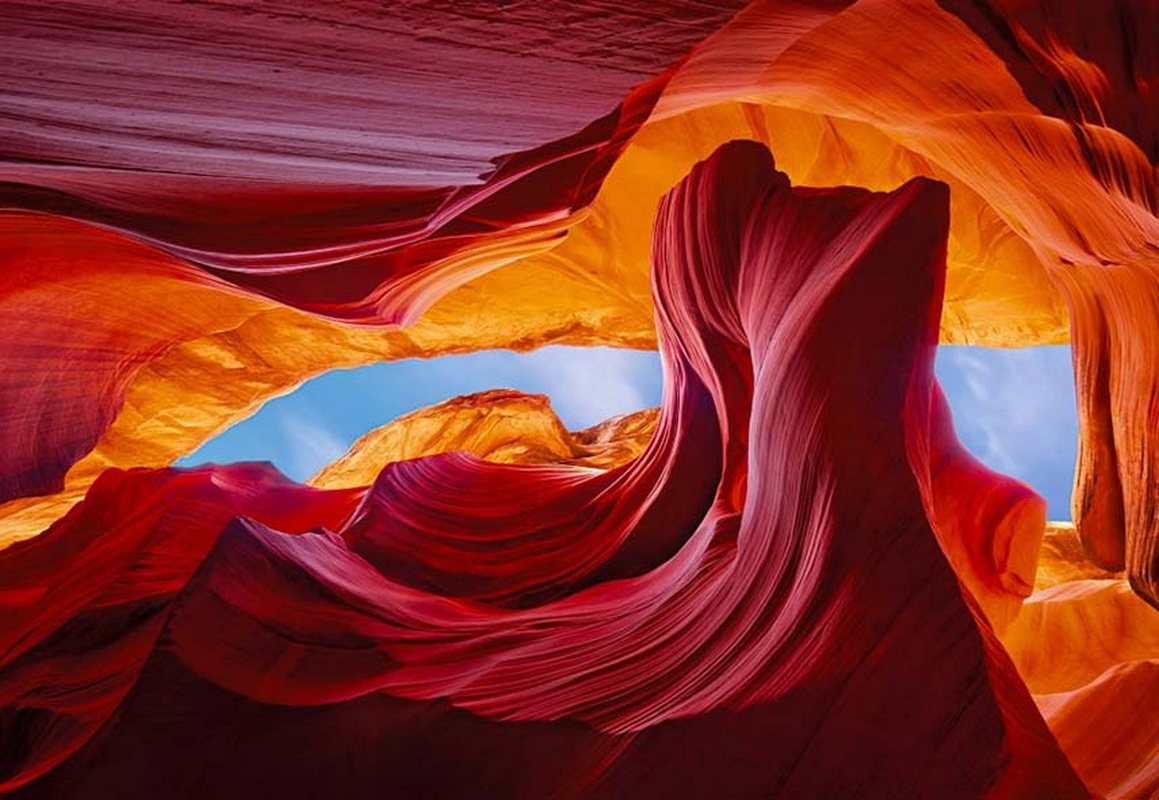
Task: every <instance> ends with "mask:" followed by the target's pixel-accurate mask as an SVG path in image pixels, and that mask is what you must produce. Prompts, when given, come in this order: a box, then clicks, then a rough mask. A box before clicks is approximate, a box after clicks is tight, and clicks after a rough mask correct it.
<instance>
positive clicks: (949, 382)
mask: <svg viewBox="0 0 1159 800" xmlns="http://www.w3.org/2000/svg"><path fill="white" fill-rule="evenodd" d="M936 371H937V376H938V381H939V382H940V383H941V385H942V389H943V390H944V391H945V393H946V397H947V399H948V400H949V403H950V408H951V410H952V411H953V414H954V427H955V429H956V430H957V434H958V438H959V440H961V442H962V444H963V445H965V447H966V449H968V450H969V451H970V452H971V453H973V454H974V456H975V457H977V458H978V459H979V460H980V461H982V462H983V463H984V464H986V466H988V467H990V468H991V469H993V470H996V471H998V472H1001V473H1003V474H1005V475H1010V476H1012V477H1015V478H1018V479H1019V480H1021V481H1023V482H1025V483H1027V484H1029V485H1030V487H1031V488H1033V489H1034V490H1035V491H1036V492H1038V493H1039V494H1040V495H1042V497H1043V498H1045V500H1046V502H1047V518H1048V519H1051V520H1059V521H1066V520H1070V518H1071V511H1070V495H1071V489H1072V486H1073V484H1074V471H1075V455H1076V452H1077V448H1078V416H1077V410H1076V404H1075V390H1074V373H1073V369H1072V366H1071V350H1070V347H1069V346H1066V345H1062V346H1049V347H1024V348H1017V349H1001V348H991V347H961V346H943V347H939V348H938V355H937V361H936Z"/></svg>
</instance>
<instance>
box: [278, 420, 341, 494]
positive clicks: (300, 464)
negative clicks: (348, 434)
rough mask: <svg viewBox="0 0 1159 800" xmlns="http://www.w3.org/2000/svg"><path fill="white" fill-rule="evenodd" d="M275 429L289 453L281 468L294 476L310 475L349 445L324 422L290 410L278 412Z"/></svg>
mask: <svg viewBox="0 0 1159 800" xmlns="http://www.w3.org/2000/svg"><path fill="white" fill-rule="evenodd" d="M278 429H279V430H280V431H281V434H282V437H283V439H284V440H285V450H286V452H287V453H288V454H289V460H288V463H286V464H285V465H284V469H285V472H286V474H287V475H289V476H290V477H291V478H293V479H295V480H305V479H306V478H309V477H310V476H311V475H313V474H314V473H315V472H317V471H318V470H319V469H321V468H322V467H324V466H326V465H327V464H329V463H330V462H331V461H333V460H334V459H336V458H338V457H339V456H340V455H342V454H343V453H345V452H346V450H347V448H348V444H347V443H344V442H343V441H342V440H341V439H339V438H338V437H337V436H336V435H335V434H334V433H333V432H332V431H331V430H330V429H329V428H327V427H326V426H325V425H323V424H321V423H320V422H318V421H317V420H314V419H310V418H308V417H306V416H303V415H301V414H298V413H296V412H293V411H282V412H281V413H280V414H279V416H278ZM280 466H281V465H280Z"/></svg>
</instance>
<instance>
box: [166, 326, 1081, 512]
mask: <svg viewBox="0 0 1159 800" xmlns="http://www.w3.org/2000/svg"><path fill="white" fill-rule="evenodd" d="M936 369H937V375H938V379H939V380H940V381H941V384H942V387H943V389H945V392H946V396H947V397H948V398H949V401H950V407H951V408H952V410H953V412H954V422H955V425H956V426H957V432H958V436H959V438H960V439H961V441H962V443H963V444H964V445H965V446H966V447H967V448H968V449H969V450H970V452H971V453H973V454H974V455H975V456H977V457H978V458H979V459H980V460H981V461H983V462H984V463H985V464H986V465H987V466H989V467H991V468H992V469H995V470H997V471H999V472H1002V473H1004V474H1007V475H1011V476H1013V477H1016V478H1018V479H1020V480H1023V481H1025V482H1026V483H1028V484H1030V485H1031V486H1032V487H1033V488H1034V489H1035V491H1037V492H1038V493H1039V494H1041V495H1042V496H1043V497H1044V498H1045V499H1046V501H1047V503H1048V505H1049V516H1050V518H1051V519H1061V520H1065V519H1070V493H1071V484H1072V483H1073V481H1074V464H1075V452H1076V447H1077V439H1078V421H1077V416H1076V411H1075V399H1074V377H1073V374H1072V371H1071V355H1070V348H1069V347H1066V346H1057V347H1026V348H1019V349H998V348H988V347H941V348H939V349H938V356H937V362H936ZM661 381H662V375H661V367H660V357H659V354H658V353H656V352H652V351H641V350H622V349H616V348H611V347H565V346H559V345H557V346H550V347H544V348H542V349H539V350H534V351H532V352H529V353H516V352H513V351H508V350H486V351H479V352H475V353H468V354H464V355H453V356H443V357H441V358H435V359H418V358H413V359H406V360H402V361H395V362H383V363H379V364H371V365H367V366H364V367H359V368H356V369H344V370H333V371H330V372H326V373H323V374H321V375H319V376H317V377H315V378H313V379H311V380H309V381H306V382H305V383H303V384H302V385H301V386H299V387H298V388H297V389H295V390H294V391H293V392H291V393H290V394H288V395H285V396H283V397H279V398H275V399H273V400H271V401H270V402H268V403H266V404H265V405H264V406H262V408H261V409H259V410H258V412H257V413H256V414H254V415H253V416H251V417H249V418H248V419H245V420H243V421H241V422H239V423H238V424H236V425H234V426H232V427H231V428H229V429H228V430H226V431H224V432H223V433H221V434H220V435H218V436H216V437H214V438H213V439H210V440H209V441H208V442H206V443H205V444H204V445H203V446H202V447H201V448H200V449H198V450H197V451H196V452H194V453H192V454H191V455H189V456H187V457H185V458H184V459H182V460H181V461H179V462H177V463H178V466H192V465H195V464H201V463H205V462H217V463H231V462H236V461H270V462H272V463H273V464H275V465H276V466H277V467H278V468H279V469H280V470H281V471H282V472H284V473H285V474H286V475H288V476H289V477H291V478H293V479H295V480H299V481H301V480H306V479H307V478H309V477H310V476H311V475H313V474H314V473H315V472H317V471H318V470H319V469H321V468H322V467H324V466H325V465H326V464H328V463H330V462H331V461H333V460H334V459H336V458H338V457H339V456H341V455H342V454H343V453H345V452H346V450H347V449H348V448H349V447H350V445H352V444H353V443H354V441H355V440H357V439H358V438H359V437H360V436H362V435H364V434H366V433H368V432H370V431H372V430H374V429H375V428H378V427H381V426H382V425H385V424H387V423H388V422H390V421H391V420H393V419H396V418H397V417H399V416H401V415H402V414H406V413H409V412H411V411H415V410H417V409H419V408H423V407H425V406H429V405H433V404H435V403H439V402H442V401H444V400H448V399H450V398H452V397H455V396H457V395H461V394H468V393H471V392H479V391H484V390H487V389H493V388H499V387H503V388H511V389H518V390H520V391H524V392H528V393H533V394H546V395H547V396H548V397H550V398H551V403H552V407H553V408H554V409H555V412H556V414H558V415H559V417H560V419H561V420H562V421H563V423H564V425H566V426H567V427H568V429H569V430H578V429H580V428H586V427H588V426H590V425H594V424H596V423H597V422H600V421H602V420H604V419H607V418H608V417H611V416H615V415H616V414H625V413H628V412H631V411H636V410H638V409H641V408H647V407H651V406H656V405H659V403H660V390H661Z"/></svg>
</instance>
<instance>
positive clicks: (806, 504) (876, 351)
mask: <svg viewBox="0 0 1159 800" xmlns="http://www.w3.org/2000/svg"><path fill="white" fill-rule="evenodd" d="M948 223H949V206H948V194H947V191H946V188H945V187H944V186H942V185H939V184H937V183H934V182H931V181H927V180H923V179H917V180H914V181H911V182H909V183H907V184H905V185H904V186H903V187H901V188H900V189H897V190H896V191H894V192H890V193H872V192H868V191H866V190H863V189H851V188H841V189H792V188H790V186H789V182H788V179H787V177H786V176H785V175H784V174H783V173H781V172H779V171H777V170H776V169H775V168H774V166H773V161H772V158H771V157H770V155H769V153H768V151H767V150H766V149H765V148H764V147H763V146H761V145H758V144H756V143H734V144H731V145H727V146H725V147H723V148H722V149H721V150H720V151H718V152H717V153H716V154H715V155H714V156H713V157H712V158H711V159H709V160H708V161H707V162H705V163H703V164H701V165H699V166H697V167H695V168H694V169H693V171H692V173H691V175H690V176H689V177H688V178H687V179H686V180H685V181H684V182H682V183H681V184H680V185H679V186H678V187H677V188H676V189H675V190H674V191H673V192H672V193H671V194H669V195H668V197H667V198H666V199H665V200H664V202H663V203H662V204H661V209H660V212H659V216H658V222H657V229H656V246H655V267H654V292H655V301H656V308H657V320H658V340H659V343H660V348H661V353H662V355H663V358H664V363H665V374H666V384H665V390H664V402H663V405H662V409H661V412H660V418H659V420H658V422H657V427H656V431H655V433H654V435H653V436H652V439H651V441H650V443H649V444H648V446H647V448H646V449H645V451H644V452H643V453H642V454H641V455H640V456H639V457H637V458H635V459H634V460H632V461H630V462H628V463H627V464H625V465H623V466H621V467H618V468H614V469H611V470H607V471H592V470H589V469H585V468H576V467H571V466H535V465H523V464H500V463H489V462H484V461H481V460H479V459H477V458H475V457H472V456H470V455H467V454H461V453H448V454H443V455H436V456H432V457H428V458H420V459H415V460H409V461H400V462H395V463H393V464H390V465H388V466H387V467H386V468H385V469H383V471H382V472H381V474H380V475H379V476H378V477H377V479H376V480H375V482H374V483H373V485H371V486H370V487H369V489H366V490H354V489H345V490H342V489H339V490H318V489H311V488H305V487H299V486H295V485H293V484H287V483H285V482H284V481H280V480H278V479H277V478H276V476H275V475H273V474H272V473H271V472H270V471H269V470H267V469H265V468H261V467H246V466H241V467H208V468H203V469H200V470H192V471H187V472H181V471H172V470H161V471H151V470H138V471H130V472H119V471H110V472H107V473H106V474H105V476H103V477H102V478H101V479H100V480H98V481H97V483H96V484H95V485H94V486H93V488H92V489H91V490H90V492H89V495H88V497H87V498H86V500H85V501H84V502H83V503H81V504H80V505H79V506H78V507H77V508H76V509H74V510H73V511H72V512H71V513H70V514H68V515H67V516H66V517H65V518H64V519H62V520H61V521H60V522H58V523H56V524H55V525H54V526H53V528H52V529H51V530H50V531H48V532H47V533H46V534H44V535H43V536H41V537H38V538H36V539H33V540H30V541H28V542H25V543H21V544H17V545H14V546H12V547H10V548H9V549H8V550H7V551H5V553H4V554H3V556H2V558H0V570H2V571H3V573H2V578H3V580H2V583H0V585H3V586H4V587H5V588H4V591H5V600H6V602H7V604H8V605H9V606H11V607H12V608H13V610H14V611H15V614H14V615H13V616H12V617H11V621H9V622H7V624H6V625H5V627H4V632H5V641H4V651H3V652H5V654H6V657H5V661H4V665H3V666H4V669H3V672H2V673H0V696H3V697H4V698H5V699H6V707H7V708H9V709H11V710H12V713H11V716H10V721H9V722H8V727H9V730H14V731H17V732H18V733H19V736H20V741H21V742H22V743H23V746H22V747H21V748H18V749H15V750H7V751H6V752H5V756H4V775H5V779H6V781H7V784H6V786H7V787H9V788H18V787H21V786H24V787H25V790H24V791H26V792H28V793H31V795H32V796H36V795H38V794H42V793H46V792H47V793H53V794H58V795H64V796H68V795H81V796H83V795H92V796H105V795H107V794H108V793H110V792H116V793H119V794H121V795H122V796H141V797H145V796H155V795H156V794H158V793H159V792H162V793H171V794H177V795H182V794H188V793H191V792H196V793H200V794H203V795H205V796H218V797H223V796H241V795H242V794H248V793H250V792H251V791H252V784H249V783H248V781H250V780H252V779H253V777H254V776H258V775H260V776H261V777H260V780H261V785H262V786H263V787H264V790H265V791H271V792H274V793H278V794H281V793H286V792H289V793H292V794H295V795H296V796H302V795H303V793H306V794H308V793H310V792H321V791H326V792H334V793H338V794H342V795H343V796H368V797H369V796H377V795H378V794H380V793H381V791H382V787H383V786H384V785H385V786H399V787H403V788H402V789H401V790H400V791H402V792H403V793H405V794H409V795H412V796H424V797H438V796H452V795H455V796H461V795H463V794H469V795H471V796H475V797H488V796H493V797H512V796H527V797H536V796H544V795H551V794H556V795H562V796H582V797H599V796H622V795H625V794H634V795H642V796H656V797H668V796H673V795H677V794H679V795H681V796H685V797H694V796H703V797H720V796H734V797H740V796H744V797H748V796H762V795H767V794H769V793H776V792H779V793H781V794H783V795H785V796H797V797H806V796H808V797H818V796H862V797H898V796H907V795H909V796H940V797H963V798H965V797H981V796H988V797H1011V798H1023V797H1034V796H1042V797H1045V796H1051V797H1058V798H1065V797H1086V796H1088V794H1087V791H1086V789H1085V788H1084V786H1083V784H1082V782H1081V781H1080V779H1079V778H1078V776H1077V775H1076V774H1075V772H1074V771H1073V770H1072V768H1071V766H1070V765H1069V763H1068V761H1067V759H1066V757H1065V756H1064V755H1063V753H1062V751H1061V749H1060V748H1059V746H1058V744H1057V743H1056V742H1055V739H1054V737H1053V736H1052V735H1051V733H1050V732H1049V731H1048V729H1047V727H1046V725H1045V723H1044V721H1043V719H1042V717H1041V716H1040V714H1039V712H1038V710H1037V709H1036V707H1035V705H1034V704H1033V702H1032V699H1031V696H1030V694H1029V692H1028V691H1027V689H1026V688H1025V685H1024V684H1023V682H1022V680H1021V679H1020V678H1019V676H1018V673H1017V672H1016V671H1015V668H1014V665H1013V663H1012V662H1011V661H1010V658H1009V657H1008V656H1007V655H1006V651H1005V650H1004V649H1003V647H1002V646H1001V644H1000V643H999V642H998V640H997V639H996V638H995V635H994V633H993V632H992V629H991V625H990V623H989V622H988V621H987V619H986V616H985V614H984V613H983V610H982V609H983V608H984V607H985V603H986V596H987V593H990V592H994V591H997V589H995V588H994V587H998V586H1005V585H1008V584H1009V583H1010V582H1009V581H1008V580H1004V579H1003V576H1004V575H1006V574H1007V573H1010V572H1015V573H1016V572H1017V571H1018V569H1017V566H1016V565H1017V563H1018V562H1019V561H1020V559H1017V558H1013V559H1005V560H1002V559H995V558H983V559H981V560H972V561H970V562H969V563H966V562H965V561H963V562H962V563H961V564H958V565H956V566H957V567H958V572H957V573H955V571H954V569H951V566H950V563H949V562H947V559H946V557H945V556H944V555H943V551H942V548H941V547H939V540H941V541H943V542H944V543H945V547H946V549H947V550H948V551H949V550H952V549H953V548H955V547H956V546H957V543H958V542H959V541H961V540H969V541H986V540H988V539H991V538H992V537H994V536H995V529H993V528H987V527H984V526H981V525H977V524H974V523H973V522H972V521H970V520H968V519H964V518H963V519H959V520H958V521H957V522H956V524H954V525H946V524H944V523H943V522H942V521H941V520H940V519H938V517H937V515H936V514H935V515H934V516H933V521H932V522H931V517H930V515H929V514H928V509H931V508H932V509H937V508H938V506H939V502H940V501H939V496H940V495H942V494H943V493H944V492H946V491H947V488H948V487H946V486H944V485H943V484H944V483H945V481H946V480H947V478H945V477H944V475H945V472H944V471H942V470H939V469H937V466H936V465H937V463H938V460H939V455H938V454H939V453H940V452H941V451H942V450H943V449H944V448H945V447H946V446H947V442H948V440H950V439H952V433H950V432H949V431H948V430H946V426H947V425H948V417H947V416H946V415H945V414H944V413H941V411H940V406H939V404H938V400H939V399H940V397H939V393H938V391H937V389H936V385H935V383H934V381H933V372H932V361H933V353H934V349H935V345H936V341H937V329H938V316H939V311H940V300H941V295H942V291H943V280H944V258H945V241H946V233H947V230H948ZM706 298H712V302H706V300H705V299H706ZM404 424H405V423H404ZM867 474H870V475H873V476H874V480H873V482H872V484H867V482H866V480H865V476H866V475H867ZM974 479H976V480H985V481H988V482H989V483H990V484H992V485H993V486H994V488H995V489H999V488H1001V486H1003V485H1006V484H1010V483H1011V482H1010V481H1009V479H1006V478H1003V477H1001V476H998V475H994V474H993V473H988V474H986V475H985V476H983V477H975V478H974ZM1013 497H1015V498H1017V495H1013ZM149 498H154V499H152V500H150V499H149ZM227 519H232V521H230V522H226V520H227ZM1015 541H1016V542H1018V541H1020V540H1018V538H1017V537H1015ZM1033 545H1034V546H1037V541H1034V542H1033ZM985 549H986V551H987V552H996V551H997V548H995V547H994V546H991V547H990V548H985ZM63 570H68V571H69V574H70V579H69V580H68V581H67V582H64V583H62V582H61V581H60V580H59V576H60V574H61V573H62V571H63ZM1015 585H1016V586H1017V585H1018V584H1017V582H1015ZM77 653H83V654H84V658H83V659H82V660H80V661H79V662H77V663H73V662H76V661H77V659H76V654H77ZM235 722H236V724H240V725H242V726H244V727H243V728H240V729H239V728H238V727H236V726H235ZM320 732H327V733H326V734H325V735H321V736H320V735H319V733H320ZM190 748H193V750H194V755H193V757H191V752H190ZM693 754H697V755H696V756H693ZM710 754H711V755H710ZM661 767H662V768H661ZM46 773H47V774H46ZM41 776H42V777H41ZM38 777H40V780H39V781H34V779H35V778H38ZM20 794H21V792H20V790H19V788H18V791H17V796H20Z"/></svg>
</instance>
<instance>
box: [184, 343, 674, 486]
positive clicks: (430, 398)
mask: <svg viewBox="0 0 1159 800" xmlns="http://www.w3.org/2000/svg"><path fill="white" fill-rule="evenodd" d="M660 386H661V370H660V358H659V356H658V355H657V354H656V353H655V352H652V351H641V350H618V349H613V348H610V347H561V346H551V347H544V348H541V349H539V350H534V351H532V352H530V353H515V352H512V351H510V350H484V351H481V352H477V353H469V354H466V355H455V356H442V357H441V358H436V359H430V360H424V359H419V358H410V359H406V360H404V361H393V362H387V363H381V364H371V365H369V366H365V367H359V368H357V369H342V370H334V371H332V372H327V373H324V374H322V375H319V376H317V377H316V378H314V379H312V380H309V381H307V382H306V383H304V384H302V385H301V386H299V387H298V388H297V389H296V390H295V391H293V392H291V393H290V394H288V395H285V396H283V397H278V398H275V399H273V400H271V401H269V402H268V403H266V404H265V405H264V406H262V408H261V409H260V410H259V411H258V412H257V413H256V414H254V415H253V416H252V417H250V418H249V419H245V420H242V421H241V422H239V423H237V424H236V425H234V426H233V427H232V428H230V429H229V430H226V431H224V432H223V433H221V434H219V435H218V436H216V437H215V438H213V439H211V440H209V441H208V442H206V443H205V444H204V445H202V446H201V448H200V449H199V450H197V451H196V452H195V453H193V454H192V455H189V456H187V457H185V458H183V459H181V460H180V461H178V462H177V464H178V466H191V465H193V464H201V463H204V462H206V461H215V462H218V463H229V462H231V461H272V462H273V463H274V464H276V465H277V467H278V468H279V469H280V470H281V471H282V472H284V473H285V474H286V475H288V476H289V477H291V478H294V479H295V480H305V479H306V478H309V477H310V476H311V475H313V474H314V473H315V472H317V471H318V470H319V469H320V468H322V467H323V466H325V465H326V464H328V463H330V462H331V461H333V460H334V459H335V458H337V457H338V456H340V455H342V454H343V453H345V452H346V450H347V449H348V448H349V447H350V445H352V444H353V443H354V441H355V440H356V439H358V438H359V437H361V436H362V435H363V434H365V433H368V432H369V431H371V430H373V429H375V428H378V427H381V426H382V425H385V424H386V423H388V422H390V421H391V420H393V419H395V418H396V417H398V416H400V415H402V414H406V413H407V412H409V411H414V410H416V409H419V408H424V407H425V406H429V405H434V404H435V403H441V402H442V401H444V400H449V399H450V398H452V397H457V396H458V395H461V394H469V393H471V392H481V391H483V390H485V389H496V388H501V387H502V388H510V389H519V390H521V391H524V392H529V393H534V394H546V395H547V396H548V397H550V398H551V405H552V407H553V408H554V409H555V413H556V414H558V415H559V417H560V419H561V420H563V423H564V425H566V426H567V427H568V428H569V429H570V430H577V429H579V428H586V427H588V426H590V425H594V424H596V423H597V422H600V421H602V420H605V419H607V418H608V417H611V416H615V415H616V414H624V413H627V412H630V411H638V410H639V409H641V408H650V407H652V406H658V405H660Z"/></svg>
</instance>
